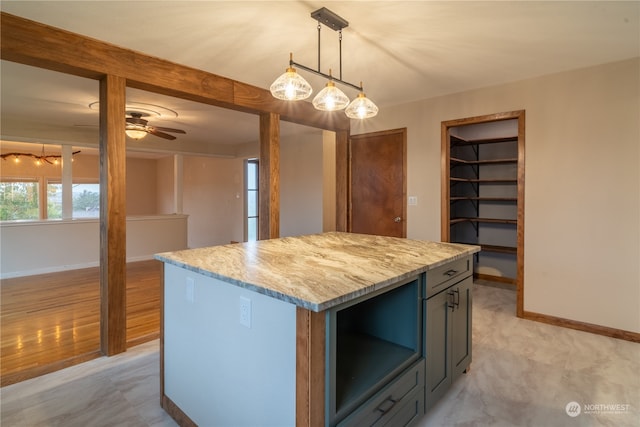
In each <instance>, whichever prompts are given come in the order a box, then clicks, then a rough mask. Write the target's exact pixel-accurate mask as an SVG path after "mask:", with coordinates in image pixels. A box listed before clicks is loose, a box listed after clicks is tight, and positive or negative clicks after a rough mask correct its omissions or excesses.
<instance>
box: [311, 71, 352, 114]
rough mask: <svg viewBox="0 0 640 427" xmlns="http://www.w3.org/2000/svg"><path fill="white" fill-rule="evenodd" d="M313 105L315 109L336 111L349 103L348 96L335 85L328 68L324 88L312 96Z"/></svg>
mask: <svg viewBox="0 0 640 427" xmlns="http://www.w3.org/2000/svg"><path fill="white" fill-rule="evenodd" d="M312 103H313V106H314V107H316V109H317V110H322V111H336V110H342V109H343V108H345V107H346V106H347V105H349V98H348V97H347V95H345V94H344V92H342V91H341V90H340V89H338V88H337V87H336V84H335V83H334V82H333V78H332V77H331V70H329V81H328V82H327V85H326V86H325V88H324V89H322V90H321V91H320V92H319V93H318V94H317V95H316V97H315V98H313V102H312Z"/></svg>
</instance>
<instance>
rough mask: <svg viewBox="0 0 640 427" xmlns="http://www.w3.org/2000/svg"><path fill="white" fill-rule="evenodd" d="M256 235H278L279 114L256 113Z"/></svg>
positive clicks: (266, 237) (271, 237) (262, 237)
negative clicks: (257, 174) (257, 137)
mask: <svg viewBox="0 0 640 427" xmlns="http://www.w3.org/2000/svg"><path fill="white" fill-rule="evenodd" d="M259 171H260V172H259V175H260V189H259V196H258V197H259V203H258V204H259V217H260V219H259V220H258V221H259V227H258V228H259V231H258V239H260V240H266V239H275V238H277V237H280V116H279V115H278V114H275V113H265V114H261V115H260V167H259Z"/></svg>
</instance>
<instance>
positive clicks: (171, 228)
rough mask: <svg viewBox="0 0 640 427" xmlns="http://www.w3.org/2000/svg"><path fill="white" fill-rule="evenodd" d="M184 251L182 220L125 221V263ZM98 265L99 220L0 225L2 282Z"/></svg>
mask: <svg viewBox="0 0 640 427" xmlns="http://www.w3.org/2000/svg"><path fill="white" fill-rule="evenodd" d="M186 245H187V217H186V216H184V215H159V216H148V217H129V218H127V249H126V250H127V261H140V260H145V259H152V258H153V255H154V254H156V253H158V252H167V251H177V250H180V249H185V248H186ZM99 260H100V221H99V220H97V219H90V220H68V221H55V220H52V221H27V222H3V223H0V278H3V279H5V278H9V277H19V276H29V275H32V274H44V273H51V272H55V271H64V270H73V269H76V268H87V267H96V266H98V265H99Z"/></svg>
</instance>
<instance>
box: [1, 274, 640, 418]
mask: <svg viewBox="0 0 640 427" xmlns="http://www.w3.org/2000/svg"><path fill="white" fill-rule="evenodd" d="M514 311H515V293H514V292H513V291H512V290H507V289H501V288H496V287H491V286H484V285H481V286H478V285H476V286H475V288H474V312H473V321H474V325H473V339H474V344H473V363H472V365H471V371H470V373H468V374H466V375H464V376H463V377H462V378H461V379H460V380H458V381H457V382H456V383H455V384H454V385H453V386H452V388H451V389H450V390H449V392H448V394H447V395H446V396H445V397H444V398H443V399H442V400H441V401H440V402H439V403H438V405H436V407H434V408H433V410H432V411H431V412H430V413H429V414H427V415H426V416H425V417H424V418H423V419H422V420H420V422H419V423H418V426H419V427H431V426H541V427H552V426H616V427H622V426H636V427H637V426H640V344H636V343H631V342H627V341H622V340H616V339H612V338H606V337H602V336H598V335H593V334H588V333H585V332H579V331H573V330H570V329H564V328H559V327H555V326H550V325H546V324H542V323H537V322H531V321H527V320H522V319H518V318H516V317H515V316H514V314H513V313H514ZM158 363H159V357H158V341H154V342H151V343H147V344H143V345H140V346H137V347H134V348H132V349H129V351H127V352H126V353H124V354H121V355H118V356H114V357H111V358H100V359H96V360H92V361H90V362H86V363H83V364H82V365H78V366H74V367H71V368H67V369H65V370H62V371H58V372H54V373H51V374H48V375H45V376H42V377H39V378H34V379H32V380H28V381H24V382H21V383H18V384H14V385H11V386H7V387H4V388H2V389H0V401H1V402H0V411H1V418H0V421H1V425H2V426H3V427H4V426H7V427H8V426H11V427H14V426H15V427H23V426H24V427H31V426H64V427H75V426H78V427H85V426H91V427H99V426H118V427H120V426H174V425H175V423H174V422H173V420H171V419H170V417H169V416H168V415H166V414H165V413H164V412H163V411H162V409H160V406H159V397H158V395H159V381H158ZM570 402H576V403H577V404H578V405H577V406H574V409H575V408H579V409H580V411H581V413H580V414H579V415H577V416H575V417H571V416H569V415H568V414H567V411H566V407H567V405H568V404H569V403H570ZM606 405H617V406H606ZM575 413H576V412H573V413H572V414H575ZM225 427H233V426H225Z"/></svg>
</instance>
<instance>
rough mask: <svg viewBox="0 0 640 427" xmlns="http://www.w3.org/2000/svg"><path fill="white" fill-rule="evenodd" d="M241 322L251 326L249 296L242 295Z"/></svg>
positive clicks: (248, 326) (243, 324)
mask: <svg viewBox="0 0 640 427" xmlns="http://www.w3.org/2000/svg"><path fill="white" fill-rule="evenodd" d="M240 324H241V325H242V326H246V327H247V328H250V327H251V300H250V299H249V298H247V297H240Z"/></svg>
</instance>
